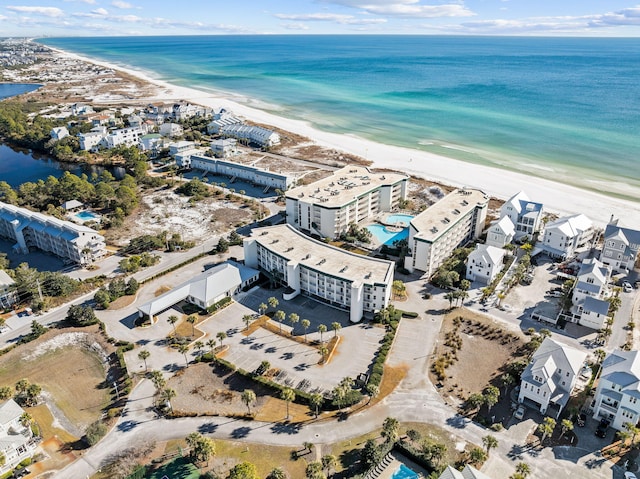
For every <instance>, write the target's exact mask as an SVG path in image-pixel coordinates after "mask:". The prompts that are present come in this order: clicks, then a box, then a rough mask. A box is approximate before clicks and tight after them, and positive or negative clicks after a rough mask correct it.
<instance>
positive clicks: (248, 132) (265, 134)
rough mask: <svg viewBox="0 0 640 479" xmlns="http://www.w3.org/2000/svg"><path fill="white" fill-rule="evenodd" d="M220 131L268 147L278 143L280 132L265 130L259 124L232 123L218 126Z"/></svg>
mask: <svg viewBox="0 0 640 479" xmlns="http://www.w3.org/2000/svg"><path fill="white" fill-rule="evenodd" d="M220 133H221V134H222V135H225V136H230V137H231V138H237V139H238V140H246V141H248V142H249V143H255V144H256V145H259V146H262V147H270V146H275V145H279V144H280V134H279V133H276V132H275V131H271V130H267V129H266V128H262V127H261V126H250V125H243V124H240V123H234V124H232V125H226V126H223V127H221V128H220Z"/></svg>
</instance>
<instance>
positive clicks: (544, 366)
mask: <svg viewBox="0 0 640 479" xmlns="http://www.w3.org/2000/svg"><path fill="white" fill-rule="evenodd" d="M586 359H587V353H585V352H582V351H578V350H577V349H574V348H572V347H569V346H565V345H563V344H560V343H557V342H555V341H554V340H553V339H551V338H545V339H544V341H542V344H541V345H540V347H539V348H538V350H537V351H536V352H535V353H534V354H533V357H532V358H531V362H530V363H529V364H528V365H527V367H526V368H525V370H524V372H523V373H522V377H521V383H520V394H519V395H518V402H520V403H528V404H529V405H531V406H534V407H536V408H537V409H539V410H540V412H541V413H542V414H546V415H548V416H552V417H554V418H558V417H560V413H561V412H562V410H563V409H564V407H565V406H566V405H567V403H568V402H569V398H570V397H571V393H572V392H573V389H574V387H575V385H576V379H577V377H578V375H579V373H580V370H581V369H582V367H583V366H584V364H585V361H586Z"/></svg>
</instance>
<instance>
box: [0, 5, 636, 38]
mask: <svg viewBox="0 0 640 479" xmlns="http://www.w3.org/2000/svg"><path fill="white" fill-rule="evenodd" d="M636 2H637V3H636ZM636 2H629V1H624V0H177V1H172V0H127V1H125V0H31V1H28V0H22V1H20V0H15V1H14V0H2V1H1V2H0V36H20V37H43V36H112V35H120V36H122V35H125V36H132V35H216V34H222V35H224V34H227V35H228V34H424V35H434V34H440V35H442V34H454V35H539V36H597V37H608V36H621V37H638V36H640V0H636Z"/></svg>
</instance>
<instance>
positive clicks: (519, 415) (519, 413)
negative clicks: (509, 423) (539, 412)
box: [513, 404, 525, 421]
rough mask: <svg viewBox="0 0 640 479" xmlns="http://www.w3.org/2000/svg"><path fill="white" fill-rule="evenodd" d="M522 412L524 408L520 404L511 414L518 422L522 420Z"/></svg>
mask: <svg viewBox="0 0 640 479" xmlns="http://www.w3.org/2000/svg"><path fill="white" fill-rule="evenodd" d="M524 412H525V407H524V406H523V405H522V404H521V405H520V406H518V409H516V412H514V413H513V417H515V418H516V419H517V420H519V421H520V420H522V418H524Z"/></svg>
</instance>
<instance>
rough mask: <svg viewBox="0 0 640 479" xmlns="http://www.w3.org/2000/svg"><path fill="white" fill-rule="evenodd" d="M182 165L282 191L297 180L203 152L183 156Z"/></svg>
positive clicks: (232, 179) (232, 180)
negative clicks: (213, 156) (206, 154)
mask: <svg viewBox="0 0 640 479" xmlns="http://www.w3.org/2000/svg"><path fill="white" fill-rule="evenodd" d="M181 165H182V167H183V168H193V169H196V170H202V171H207V172H209V173H213V174H215V175H222V176H228V177H229V178H230V179H231V180H230V182H231V183H233V182H234V181H235V180H236V179H240V180H244V181H248V182H249V183H253V184H255V185H260V186H265V187H266V188H277V189H280V190H282V191H285V190H286V189H287V188H289V186H291V185H292V184H293V182H294V181H295V178H294V177H293V176H290V175H287V174H284V173H277V172H275V171H269V170H265V169H262V168H258V167H257V166H252V165H244V164H242V163H236V162H233V161H229V160H223V159H221V158H212V157H210V156H204V155H202V154H192V155H191V156H189V157H188V158H186V157H185V158H182V160H181Z"/></svg>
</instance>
